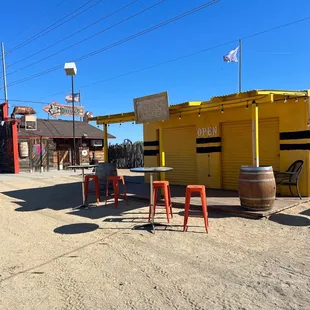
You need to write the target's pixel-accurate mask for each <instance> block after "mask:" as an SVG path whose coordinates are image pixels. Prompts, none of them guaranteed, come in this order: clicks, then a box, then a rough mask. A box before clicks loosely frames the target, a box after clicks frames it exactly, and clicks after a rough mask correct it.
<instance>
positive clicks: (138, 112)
mask: <svg viewBox="0 0 310 310" xmlns="http://www.w3.org/2000/svg"><path fill="white" fill-rule="evenodd" d="M134 109H135V117H136V124H143V123H147V122H158V121H163V120H167V119H169V117H170V114H169V106H168V93H167V92H163V93H159V94H155V95H150V96H146V97H140V98H136V99H134Z"/></svg>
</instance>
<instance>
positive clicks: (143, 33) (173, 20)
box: [8, 0, 221, 86]
mask: <svg viewBox="0 0 310 310" xmlns="http://www.w3.org/2000/svg"><path fill="white" fill-rule="evenodd" d="M219 1H221V0H212V1H209V2H207V3H205V4H203V5H200V6H198V7H196V8H194V9H191V10H189V11H186V12H184V13H182V14H179V15H177V16H175V17H173V18H170V19H168V20H166V21H164V22H161V23H159V24H157V25H155V26H152V27H150V28H147V29H145V30H143V31H140V32H138V33H136V34H134V35H131V36H129V37H127V38H125V39H122V40H119V41H117V42H115V43H113V44H110V45H108V46H105V47H103V48H100V49H98V50H96V51H93V52H91V53H88V54H86V55H83V56H81V57H78V58H76V59H75V60H73V61H75V62H78V61H81V60H84V59H87V58H89V57H92V56H94V55H97V54H99V53H102V52H104V51H106V50H108V49H111V48H113V47H116V46H118V45H121V44H124V43H126V42H128V41H131V40H133V39H136V38H138V37H140V36H143V35H145V34H147V33H149V32H151V31H154V30H157V29H159V28H161V27H163V26H166V25H168V24H170V23H172V22H175V21H177V20H179V19H182V18H184V17H187V16H189V15H191V14H194V13H196V12H198V11H201V10H203V9H205V8H207V7H209V6H211V5H213V4H216V3H217V2H219ZM60 68H62V65H58V66H55V67H52V68H49V69H46V70H44V71H42V72H38V73H36V74H34V75H31V76H29V77H26V78H23V79H20V80H17V81H13V82H12V83H9V84H8V86H13V85H17V84H20V83H23V82H26V81H29V80H31V79H34V78H37V77H40V76H42V75H45V74H48V73H50V72H53V71H55V70H57V69H60Z"/></svg>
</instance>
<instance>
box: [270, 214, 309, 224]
mask: <svg viewBox="0 0 310 310" xmlns="http://www.w3.org/2000/svg"><path fill="white" fill-rule="evenodd" d="M269 220H270V221H273V222H276V223H278V224H282V225H287V226H310V220H309V219H308V218H307V217H305V216H300V215H292V214H282V213H277V214H274V215H272V216H270V217H269Z"/></svg>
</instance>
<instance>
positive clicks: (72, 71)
mask: <svg viewBox="0 0 310 310" xmlns="http://www.w3.org/2000/svg"><path fill="white" fill-rule="evenodd" d="M65 72H66V74H67V75H70V76H71V84H72V118H73V154H72V165H75V155H76V150H75V118H74V112H75V110H74V78H73V77H74V76H75V75H76V73H77V69H76V65H75V63H74V62H67V63H65Z"/></svg>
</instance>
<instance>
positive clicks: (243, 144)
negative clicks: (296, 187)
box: [94, 90, 310, 196]
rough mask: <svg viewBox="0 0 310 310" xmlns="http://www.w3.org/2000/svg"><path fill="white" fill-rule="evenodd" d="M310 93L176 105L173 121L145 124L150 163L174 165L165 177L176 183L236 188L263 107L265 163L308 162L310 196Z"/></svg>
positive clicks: (111, 119) (304, 180) (129, 116)
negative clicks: (255, 117)
mask: <svg viewBox="0 0 310 310" xmlns="http://www.w3.org/2000/svg"><path fill="white" fill-rule="evenodd" d="M309 95H310V92H309V91H278V90H268V91H261V90H254V91H248V92H244V93H237V94H232V95H226V96H220V97H213V98H211V99H210V100H209V101H202V102H186V103H182V104H177V105H171V106H170V107H169V110H170V119H169V120H167V121H163V122H154V123H148V124H144V126H143V133H144V145H145V150H144V156H145V157H144V162H145V166H159V165H165V166H168V167H173V171H171V172H169V173H166V175H162V177H164V178H166V179H167V180H169V181H170V183H171V184H180V185H187V184H204V185H206V186H207V187H208V188H215V189H227V190H236V189H237V185H238V177H239V169H240V166H242V165H252V112H251V111H252V109H253V106H258V113H259V164H260V166H266V165H268V166H269V165H270V166H273V169H274V170H281V171H284V170H286V169H287V168H288V167H289V166H290V164H292V163H293V162H294V161H295V160H298V159H302V160H304V161H305V166H304V169H303V171H302V174H301V176H300V191H301V194H302V195H303V196H310V180H309V178H310V174H309V150H310V143H309V142H308V139H309V138H310V130H309V125H310V124H309V119H310V115H309V113H310V112H309V109H310V108H309V106H310V99H309ZM134 118H135V117H134V113H133V112H131V113H124V114H116V115H110V116H99V117H96V118H94V120H96V121H97V123H98V124H109V123H117V122H121V121H124V122H125V121H133V120H134ZM105 127H106V126H105ZM146 179H147V176H146ZM286 190H287V189H285V188H284V189H281V192H282V193H284V192H285V193H286ZM283 191H284V192H283Z"/></svg>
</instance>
